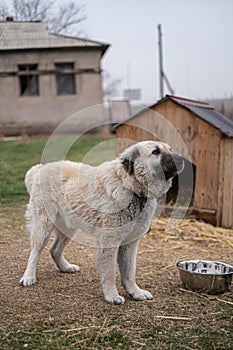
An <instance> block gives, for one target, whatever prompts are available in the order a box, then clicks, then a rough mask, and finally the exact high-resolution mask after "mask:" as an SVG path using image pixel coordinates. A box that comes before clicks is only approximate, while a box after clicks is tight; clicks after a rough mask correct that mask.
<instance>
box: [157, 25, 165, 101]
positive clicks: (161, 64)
mask: <svg viewBox="0 0 233 350" xmlns="http://www.w3.org/2000/svg"><path fill="white" fill-rule="evenodd" d="M158 36H159V42H158V44H159V87H160V98H163V97H164V88H163V48H162V29H161V24H158Z"/></svg>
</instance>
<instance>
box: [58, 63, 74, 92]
mask: <svg viewBox="0 0 233 350" xmlns="http://www.w3.org/2000/svg"><path fill="white" fill-rule="evenodd" d="M55 71H56V93H57V95H58V96H62V95H76V75H75V67H74V62H56V63H55Z"/></svg>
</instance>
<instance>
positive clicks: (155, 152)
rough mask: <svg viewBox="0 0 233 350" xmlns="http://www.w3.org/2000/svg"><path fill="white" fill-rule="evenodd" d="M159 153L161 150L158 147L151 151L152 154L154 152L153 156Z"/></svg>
mask: <svg viewBox="0 0 233 350" xmlns="http://www.w3.org/2000/svg"><path fill="white" fill-rule="evenodd" d="M160 153H161V151H160V149H159V148H158V147H157V148H156V149H154V150H153V151H152V154H154V155H155V156H157V155H158V154H160Z"/></svg>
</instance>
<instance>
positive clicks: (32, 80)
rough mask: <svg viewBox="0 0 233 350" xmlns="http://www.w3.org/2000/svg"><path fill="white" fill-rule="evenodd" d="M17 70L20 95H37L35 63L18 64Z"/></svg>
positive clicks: (37, 85)
mask: <svg viewBox="0 0 233 350" xmlns="http://www.w3.org/2000/svg"><path fill="white" fill-rule="evenodd" d="M18 71H19V85H20V96H38V95H39V84H38V72H37V64H24V65H23V64H20V65H18Z"/></svg>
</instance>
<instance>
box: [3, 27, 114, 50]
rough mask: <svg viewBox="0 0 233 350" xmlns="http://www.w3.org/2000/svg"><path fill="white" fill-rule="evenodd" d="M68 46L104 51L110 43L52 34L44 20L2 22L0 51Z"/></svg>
mask: <svg viewBox="0 0 233 350" xmlns="http://www.w3.org/2000/svg"><path fill="white" fill-rule="evenodd" d="M68 47H69V48H71V47H73V48H78V47H83V48H88V47H89V48H100V49H102V50H103V53H104V52H105V51H106V50H107V48H108V47H109V45H108V44H105V43H102V42H98V41H93V40H88V39H82V38H77V37H70V36H66V35H60V34H50V33H49V32H48V31H47V29H46V24H45V23H42V22H0V51H12V50H22V49H23V50H26V49H50V48H68Z"/></svg>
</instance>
